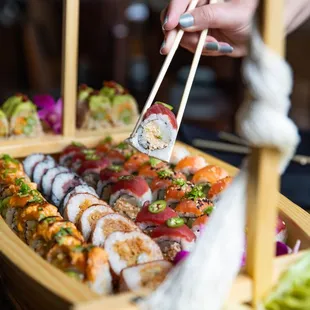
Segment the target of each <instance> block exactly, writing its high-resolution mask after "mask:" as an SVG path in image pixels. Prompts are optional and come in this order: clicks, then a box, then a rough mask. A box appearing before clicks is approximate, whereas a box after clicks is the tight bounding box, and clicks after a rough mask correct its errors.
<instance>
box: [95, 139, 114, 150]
mask: <svg viewBox="0 0 310 310" xmlns="http://www.w3.org/2000/svg"><path fill="white" fill-rule="evenodd" d="M112 147H113V140H112V137H110V136H108V137H106V138H104V139H103V140H101V141H100V142H99V144H98V145H97V146H96V152H97V153H99V154H105V153H107V152H108V151H110V150H111V148H112Z"/></svg>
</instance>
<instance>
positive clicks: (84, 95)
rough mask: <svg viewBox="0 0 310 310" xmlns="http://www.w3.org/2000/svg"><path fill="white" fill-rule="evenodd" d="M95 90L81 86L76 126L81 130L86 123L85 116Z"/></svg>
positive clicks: (84, 85) (78, 96)
mask: <svg viewBox="0 0 310 310" xmlns="http://www.w3.org/2000/svg"><path fill="white" fill-rule="evenodd" d="M93 91H94V90H93V88H91V87H89V86H87V85H86V84H82V85H80V86H79V90H78V95H77V99H78V101H77V111H76V112H77V113H76V126H77V128H81V127H82V125H83V123H84V118H85V115H86V114H87V111H88V98H89V95H90V94H91V93H92V92H93Z"/></svg>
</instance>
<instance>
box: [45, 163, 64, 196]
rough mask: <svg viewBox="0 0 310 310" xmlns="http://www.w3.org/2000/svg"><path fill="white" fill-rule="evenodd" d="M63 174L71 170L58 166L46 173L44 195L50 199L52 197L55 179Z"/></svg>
mask: <svg viewBox="0 0 310 310" xmlns="http://www.w3.org/2000/svg"><path fill="white" fill-rule="evenodd" d="M63 172H69V170H68V169H67V168H65V167H61V166H57V167H53V168H50V169H48V170H47V171H46V173H45V174H44V175H43V177H42V182H41V189H42V193H43V195H44V196H45V197H46V198H47V199H49V198H50V196H51V191H52V185H53V181H54V179H55V177H56V176H57V175H58V174H60V173H63Z"/></svg>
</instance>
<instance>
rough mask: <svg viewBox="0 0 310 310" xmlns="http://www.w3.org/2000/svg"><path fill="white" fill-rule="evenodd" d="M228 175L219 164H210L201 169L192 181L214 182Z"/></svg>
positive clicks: (200, 182) (199, 182)
mask: <svg viewBox="0 0 310 310" xmlns="http://www.w3.org/2000/svg"><path fill="white" fill-rule="evenodd" d="M227 176H228V173H227V171H226V170H224V169H223V168H221V167H219V166H215V165H208V166H206V167H203V168H202V169H199V170H198V171H196V172H195V174H194V175H193V179H192V182H193V183H195V184H210V185H212V184H214V183H216V182H218V181H219V180H221V179H224V178H226V177H227Z"/></svg>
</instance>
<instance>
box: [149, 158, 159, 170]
mask: <svg viewBox="0 0 310 310" xmlns="http://www.w3.org/2000/svg"><path fill="white" fill-rule="evenodd" d="M159 163H161V160H159V159H157V158H154V157H150V160H149V164H150V165H151V167H152V168H155V167H156V166H157V165H158V164H159Z"/></svg>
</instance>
